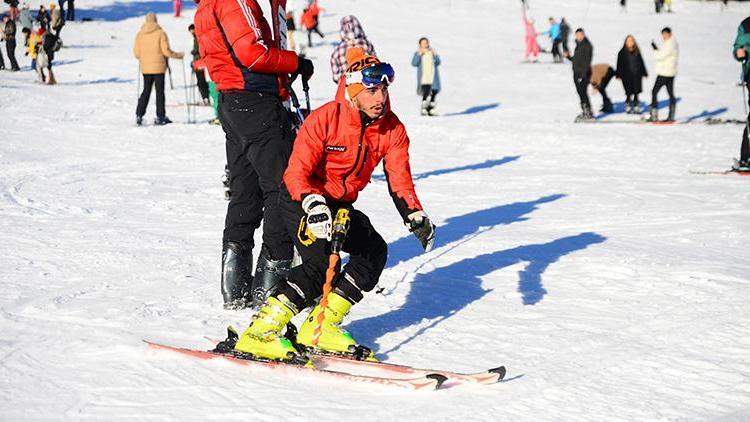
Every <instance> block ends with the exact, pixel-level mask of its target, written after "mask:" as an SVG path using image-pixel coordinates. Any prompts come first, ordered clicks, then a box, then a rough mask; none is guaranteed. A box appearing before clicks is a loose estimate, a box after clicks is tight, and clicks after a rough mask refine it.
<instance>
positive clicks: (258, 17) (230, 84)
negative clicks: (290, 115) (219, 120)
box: [195, 0, 298, 96]
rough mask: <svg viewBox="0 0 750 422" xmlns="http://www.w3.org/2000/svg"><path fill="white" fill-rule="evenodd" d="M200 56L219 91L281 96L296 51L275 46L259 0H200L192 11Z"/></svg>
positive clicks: (293, 63)
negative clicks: (283, 80)
mask: <svg viewBox="0 0 750 422" xmlns="http://www.w3.org/2000/svg"><path fill="white" fill-rule="evenodd" d="M195 32H196V34H197V36H198V46H199V49H200V53H201V57H202V58H203V59H204V60H205V63H206V66H207V67H208V72H209V74H210V75H211V79H212V80H213V81H214V82H215V83H216V88H217V89H218V90H219V91H228V90H244V91H256V92H268V93H272V94H276V95H282V96H283V95H284V91H285V89H284V85H283V82H282V78H286V75H287V74H288V73H292V72H294V71H295V70H296V69H297V61H298V60H297V54H296V53H294V52H292V51H286V50H281V49H279V48H278V47H276V46H275V44H274V42H273V36H272V32H271V28H270V26H269V25H268V22H267V21H266V19H265V18H264V17H263V11H262V10H261V8H260V6H259V5H258V2H257V0H202V1H201V2H200V3H198V10H197V11H196V12H195Z"/></svg>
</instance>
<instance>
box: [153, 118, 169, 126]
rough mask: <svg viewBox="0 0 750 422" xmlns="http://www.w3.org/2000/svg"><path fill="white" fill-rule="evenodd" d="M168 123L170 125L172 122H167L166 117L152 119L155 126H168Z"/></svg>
mask: <svg viewBox="0 0 750 422" xmlns="http://www.w3.org/2000/svg"><path fill="white" fill-rule="evenodd" d="M170 123H172V121H171V120H169V117H167V116H163V117H157V118H156V119H154V124H155V125H157V126H164V125H168V124H170Z"/></svg>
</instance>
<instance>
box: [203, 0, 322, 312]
mask: <svg viewBox="0 0 750 422" xmlns="http://www.w3.org/2000/svg"><path fill="white" fill-rule="evenodd" d="M259 3H260V2H259V1H258V0H239V1H237V0H201V2H200V3H199V4H198V10H197V11H196V12H195V33H196V35H197V36H198V43H199V44H200V52H201V57H202V58H203V60H204V61H205V62H206V66H207V67H208V72H209V75H210V76H211V78H212V79H213V80H214V81H215V82H216V87H217V89H218V90H219V101H218V104H219V106H218V109H219V120H220V122H221V127H222V129H223V131H224V135H225V138H226V142H225V148H226V158H227V161H226V163H227V164H228V168H229V186H230V191H231V198H230V201H229V205H228V206H227V211H226V218H225V220H224V232H223V235H222V254H221V284H220V286H221V293H222V297H223V299H224V307H225V308H245V307H248V306H251V305H252V304H253V302H255V303H256V304H260V303H262V302H263V300H265V298H266V296H267V294H268V292H269V290H270V289H273V288H275V286H276V284H277V283H278V282H280V280H283V278H284V276H285V274H286V272H287V271H288V270H289V267H290V266H291V262H292V258H293V256H294V247H293V244H292V240H291V239H290V238H289V234H288V233H287V231H286V228H285V227H284V220H283V219H282V217H281V212H280V210H279V186H280V185H281V180H282V176H283V174H284V170H286V166H287V162H288V161H289V155H290V154H291V151H292V142H293V132H292V125H291V119H290V117H289V114H288V113H287V109H286V108H285V107H284V103H283V101H284V100H286V99H287V98H288V94H287V91H286V87H287V84H288V81H289V74H290V73H292V74H294V75H296V76H300V77H301V78H302V79H303V80H309V79H310V77H311V76H312V74H313V71H314V68H313V63H312V61H310V60H309V59H306V58H304V57H301V56H298V55H297V54H296V53H295V52H293V51H289V50H284V49H282V48H280V45H279V44H277V43H275V42H274V39H273V33H278V32H280V30H281V28H279V27H276V28H272V27H271V25H269V24H268V21H267V20H266V19H265V17H264V16H263V11H262V9H261V6H260V4H259ZM248 12H249V14H248ZM278 24H279V25H282V24H284V22H283V21H281V22H278ZM261 223H262V224H263V245H262V247H261V248H260V253H259V254H258V264H257V266H256V269H255V275H254V276H253V272H252V269H253V248H254V246H255V243H254V235H255V231H256V230H257V229H258V227H259V226H260V224H261Z"/></svg>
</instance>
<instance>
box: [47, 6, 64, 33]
mask: <svg viewBox="0 0 750 422" xmlns="http://www.w3.org/2000/svg"><path fill="white" fill-rule="evenodd" d="M49 13H50V16H51V18H50V28H52V30H53V31H55V35H56V36H57V37H58V38H59V37H60V31H61V30H62V27H63V26H64V25H65V19H64V18H63V16H62V12H61V11H60V9H59V8H57V6H56V5H55V3H54V2H52V3H50V4H49Z"/></svg>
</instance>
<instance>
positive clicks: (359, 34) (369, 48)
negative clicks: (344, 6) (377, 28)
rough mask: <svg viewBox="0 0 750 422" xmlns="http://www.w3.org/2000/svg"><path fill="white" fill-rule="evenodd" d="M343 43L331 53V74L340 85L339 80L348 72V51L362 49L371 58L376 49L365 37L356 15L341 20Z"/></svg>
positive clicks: (340, 32) (340, 42)
mask: <svg viewBox="0 0 750 422" xmlns="http://www.w3.org/2000/svg"><path fill="white" fill-rule="evenodd" d="M339 35H340V36H341V41H339V44H338V45H337V46H336V48H335V49H334V50H333V53H331V74H332V75H333V82H335V83H337V84H338V83H339V79H341V76H342V75H343V74H344V71H346V50H348V49H350V48H352V47H360V48H362V49H363V50H365V52H366V53H367V54H369V55H371V56H375V55H376V54H375V47H373V45H372V43H371V42H370V40H368V39H367V35H365V30H364V29H362V24H361V23H360V22H359V19H357V17H356V16H354V15H348V16H344V17H343V18H341V29H340V30H339Z"/></svg>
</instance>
